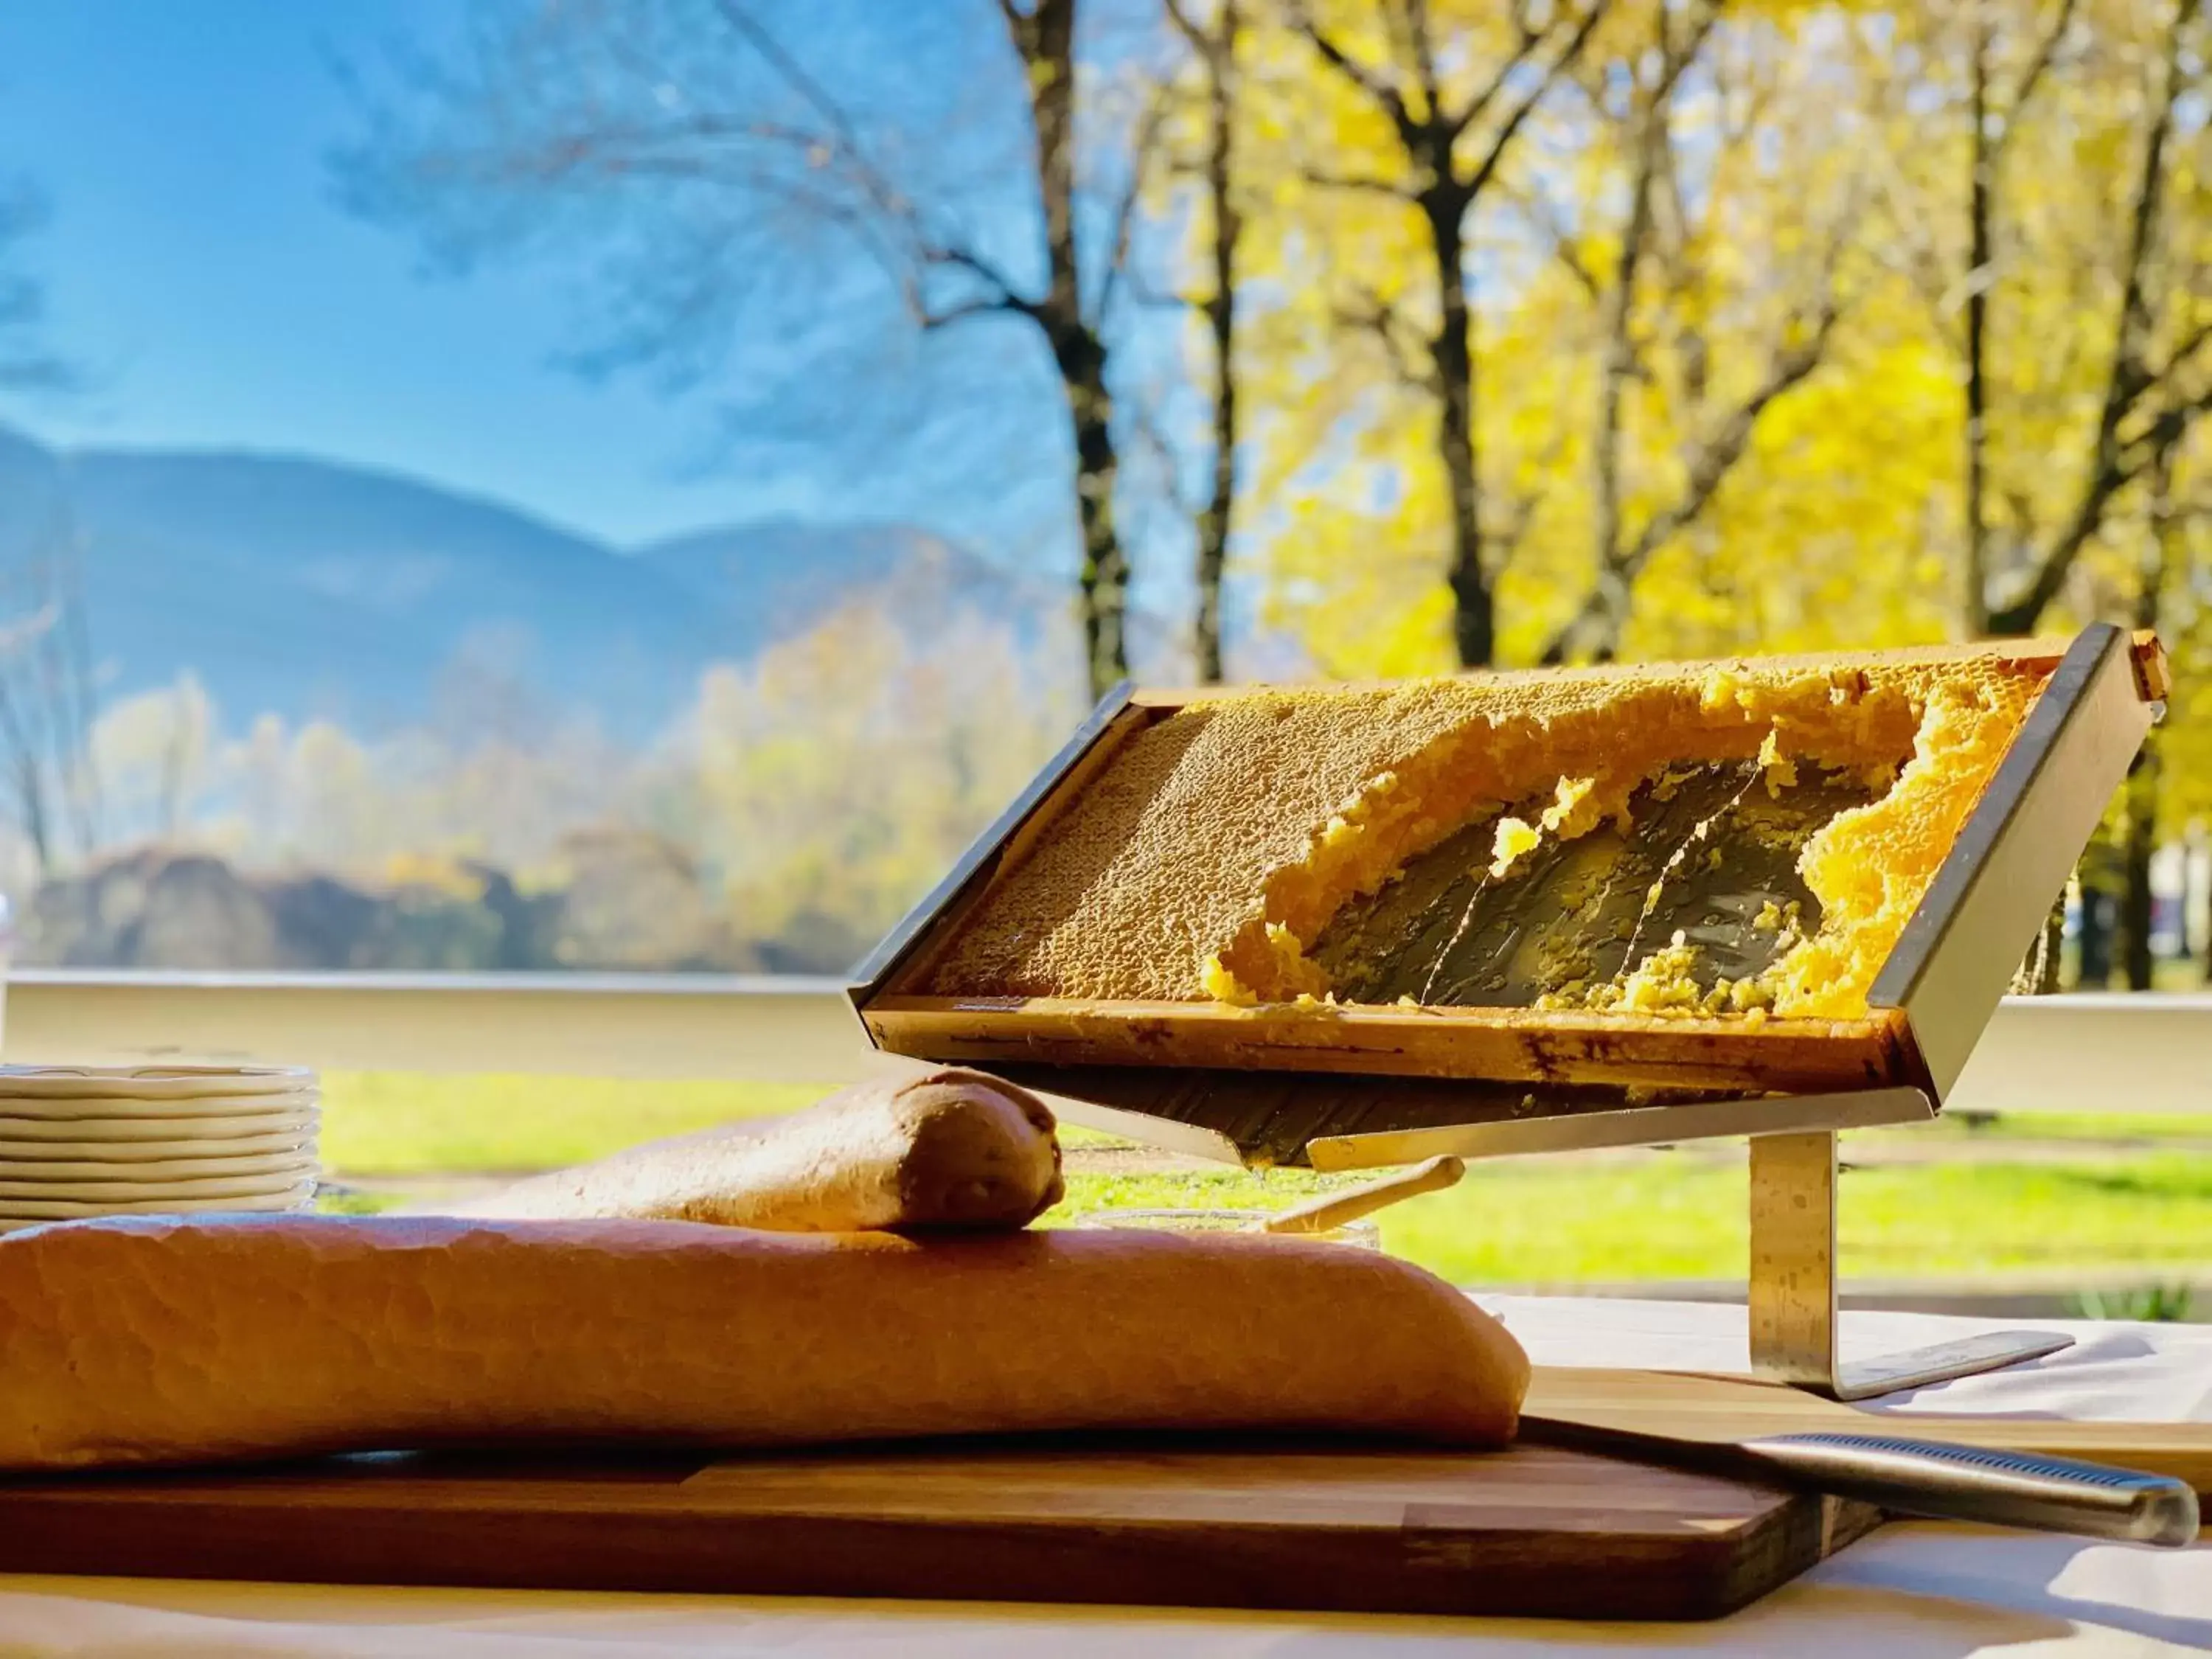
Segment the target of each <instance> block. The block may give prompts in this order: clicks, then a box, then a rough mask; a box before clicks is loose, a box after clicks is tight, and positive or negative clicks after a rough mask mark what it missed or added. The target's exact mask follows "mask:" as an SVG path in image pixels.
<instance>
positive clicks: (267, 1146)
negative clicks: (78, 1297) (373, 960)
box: [0, 1066, 320, 1231]
mask: <svg viewBox="0 0 2212 1659" xmlns="http://www.w3.org/2000/svg"><path fill="white" fill-rule="evenodd" d="M319 1099H320V1094H319V1091H318V1089H317V1088H316V1085H315V1074H314V1073H313V1072H307V1071H300V1070H294V1069H290V1068H284V1067H276V1066H127V1067H116V1068H107V1067H100V1066H0V1231H6V1230H8V1229H10V1228H15V1227H27V1226H31V1225H35V1224H37V1223H39V1222H42V1221H64V1220H70V1219H74V1218H77V1217H80V1216H93V1215H176V1214H181V1213H187V1212H195V1211H201V1210H303V1209H306V1208H307V1206H309V1205H310V1204H312V1203H313V1200H314V1196H315V1177H316V1174H317V1167H318V1166H317V1164H316V1161H315V1130H316V1126H317V1121H318V1119H319V1115H320V1109H319V1104H318V1102H319Z"/></svg>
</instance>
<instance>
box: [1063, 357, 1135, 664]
mask: <svg viewBox="0 0 2212 1659" xmlns="http://www.w3.org/2000/svg"><path fill="white" fill-rule="evenodd" d="M1083 332H1084V335H1085V338H1086V339H1087V340H1088V341H1089V342H1090V346H1089V349H1087V350H1085V351H1082V352H1079V353H1078V354H1076V356H1077V359H1078V361H1076V362H1069V361H1068V359H1067V358H1066V357H1063V358H1062V359H1061V363H1060V373H1061V375H1062V377H1063V378H1064V379H1065V380H1066V383H1067V404H1068V415H1069V419H1070V422H1071V424H1072V425H1073V429H1074V435H1075V464H1076V478H1075V489H1076V502H1077V507H1078V508H1079V514H1080V517H1081V520H1082V525H1083V570H1082V574H1081V576H1080V579H1079V586H1080V589H1081V592H1082V597H1083V642H1084V648H1085V652H1086V653H1087V658H1088V661H1089V663H1090V673H1091V696H1094V697H1098V696H1104V695H1105V694H1106V692H1107V690H1109V688H1110V687H1112V686H1113V684H1115V682H1116V681H1117V680H1120V679H1122V678H1126V677H1127V674H1128V671H1129V647H1128V640H1127V635H1126V633H1125V631H1124V623H1125V620H1126V618H1127V610H1128V598H1129V564H1128V558H1127V555H1126V554H1124V553H1123V551H1122V550H1121V536H1120V534H1119V532H1118V531H1117V530H1116V528H1115V523H1114V478H1115V471H1116V470H1117V468H1118V465H1119V463H1118V458H1117V457H1116V455H1115V449H1114V399H1113V396H1112V394H1111V393H1109V392H1108V391H1107V390H1106V376H1105V369H1106V354H1105V351H1104V349H1103V348H1102V347H1100V346H1098V344H1097V340H1096V338H1095V337H1092V336H1091V334H1090V331H1089V330H1087V329H1086V330H1085V331H1083Z"/></svg>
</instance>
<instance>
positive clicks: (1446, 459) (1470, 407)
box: [1421, 187, 1498, 668]
mask: <svg viewBox="0 0 2212 1659" xmlns="http://www.w3.org/2000/svg"><path fill="white" fill-rule="evenodd" d="M1467 206H1468V204H1467V203H1466V201H1465V200H1464V199H1463V197H1462V195H1461V194H1460V192H1458V191H1453V190H1450V189H1448V188H1442V187H1438V188H1434V189H1431V191H1429V192H1428V193H1427V194H1425V196H1424V197H1422V200H1421V209H1422V212H1423V213H1424V215H1425V216H1426V217H1427V219H1428V222H1429V234H1430V239H1431V246H1432V247H1433V249H1434V251H1435V254H1436V271H1437V297H1438V301H1439V313H1440V320H1439V323H1438V325H1437V336H1436V338H1435V340H1434V341H1433V342H1432V343H1431V356H1432V358H1433V360H1434V362H1435V363H1436V371H1437V452H1438V458H1439V459H1441V460H1442V461H1443V471H1444V483H1445V487H1446V497H1447V500H1448V501H1449V505H1450V513H1451V565H1450V572H1449V581H1450V584H1451V592H1452V643H1453V646H1454V647H1455V649H1456V651H1457V653H1458V657H1459V665H1460V666H1461V667H1462V668H1487V667H1489V666H1490V665H1491V664H1492V660H1493V659H1495V657H1496V655H1497V645H1498V641H1497V614H1496V601H1495V598H1494V596H1493V595H1492V592H1491V590H1490V578H1489V575H1488V573H1486V571H1485V570H1484V569H1483V567H1482V494H1481V483H1480V465H1479V462H1480V452H1479V450H1478V447H1477V445H1476V440H1475V423H1474V312H1473V308H1472V307H1470V306H1469V305H1468V300H1467V279H1466V276H1465V274H1464V272H1463V271H1462V268H1461V263H1460V252H1461V240H1462V234H1463V227H1464V221H1465V217H1466V214H1467Z"/></svg>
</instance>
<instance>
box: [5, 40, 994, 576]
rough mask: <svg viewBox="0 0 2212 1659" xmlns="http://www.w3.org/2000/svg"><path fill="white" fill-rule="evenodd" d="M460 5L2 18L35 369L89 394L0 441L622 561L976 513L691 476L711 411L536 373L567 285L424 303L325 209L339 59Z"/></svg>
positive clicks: (372, 241)
mask: <svg viewBox="0 0 2212 1659" xmlns="http://www.w3.org/2000/svg"><path fill="white" fill-rule="evenodd" d="M458 11H459V7H458V6H456V5H453V4H452V3H450V0H315V3H313V4H301V3H298V0H220V3H214V0H210V3H199V4H190V5H173V4H155V3H145V0H67V3H61V4H45V5H18V6H10V7H7V8H5V9H0V169H4V170H6V171H8V172H10V173H21V174H22V175H25V176H27V177H28V178H29V179H31V180H32V181H33V182H34V183H35V184H36V185H38V186H39V187H40V189H41V190H42V191H44V192H45V194H46V196H47V197H48V198H49V200H50V202H51V204H52V212H53V217H52V222H51V223H50V225H49V226H48V227H47V228H46V230H45V231H44V232H43V233H42V234H40V236H39V237H38V239H37V240H36V241H35V243H33V245H32V246H31V247H30V249H29V251H28V252H29V262H30V264H32V266H33V269H35V270H37V271H38V272H39V273H40V275H42V276H44V277H45V279H46V283H47V286H48V289H49V295H50V299H51V303H52V343H53V344H54V345H56V346H58V347H59V348H60V349H64V351H66V352H68V353H69V354H70V355H71V356H74V357H75V358H76V360H78V361H79V362H81V363H82V364H85V365H87V366H88V367H89V368H91V369H92V370H93V371H94V386H93V387H92V389H91V390H89V391H88V392H86V393H83V394H82V395H79V396H76V397H74V398H68V399H60V400H57V399H52V398H39V399H35V400H33V399H27V398H15V399H14V400H12V401H10V402H8V403H7V404H4V405H0V415H4V416H5V418H7V419H8V420H9V421H11V422H15V423H17V424H19V425H21V426H22V427H24V428H27V429H28V430H30V431H32V432H33V433H35V434H37V435H40V436H41V437H43V438H45V439H46V440H48V441H54V442H60V443H83V444H102V445H131V446H161V447H171V446H179V447H243V448H253V449H264V450H280V451H288V452H297V453H310V454H318V455H322V456H326V457H330V458H332V459H343V460H347V461H352V462H356V463H363V464H368V465H375V466H380V467H384V468H387V469H391V470H394V471H404V472H407V473H410V474H414V475H417V476H420V477H426V478H428V479H432V480H434V481H436V482H439V483H445V484H448V485H452V486H456V487H459V488H461V489H466V490H468V491H471V492H472V493H476V494H481V495H492V496H495V497H498V498H500V499H502V500H504V501H509V502H511V503H513V504H515V505H518V506H521V507H526V508H528V509H531V510H533V511H535V512H537V513H541V514H543V515H544V516H547V517H549V518H551V519H553V520H557V521H559V522H562V523H563V524H567V525H569V526H575V527H578V528H580V529H584V530H586V531H589V532H595V533H597V534H599V535H601V536H604V537H605V538H609V539H611V540H614V541H616V542H617V543H625V544H628V543H635V542H639V541H642V540H645V539H647V538H652V537H654V536H657V535H661V534H665V533H669V532H676V531H680V530H684V529H687V528H690V527H693V526H699V525H702V524H707V523H714V522H721V521H726V520H747V519H757V518H764V517H771V516H777V515H785V514H788V515H793V516H798V517H817V518H846V519H851V518H887V517H897V516H913V517H919V518H921V519H923V520H925V521H933V522H934V523H936V524H937V525H939V526H941V527H943V528H945V529H946V530H948V531H951V532H954V533H962V532H967V533H969V534H970V535H975V534H977V533H979V532H981V533H982V534H983V535H984V536H985V537H986V538H987V536H988V531H987V524H986V523H985V521H983V520H978V519H977V518H976V517H975V512H976V510H977V509H975V508H973V507H971V506H970V504H969V503H967V502H964V501H962V500H959V499H948V498H939V497H933V495H932V494H931V491H930V487H929V485H928V483H927V480H926V479H922V480H917V479H913V478H902V479H896V480H893V481H891V482H890V485H889V486H888V487H887V488H885V489H883V490H882V491H881V492H880V493H879V494H878V495H876V496H874V497H872V498H869V499H856V498H855V496H854V493H853V491H852V489H851V486H850V483H849V480H848V479H846V478H842V477H838V476H836V473H835V471H834V469H829V468H826V467H812V466H809V465H807V464H806V463H805V458H804V457H803V456H802V457H799V458H796V459H794V458H792V457H790V456H789V455H786V456H785V457H784V458H783V459H782V461H781V462H780V463H779V464H778V465H775V466H774V467H754V468H751V469H749V470H748V473H747V476H744V477H738V476H733V475H732V472H731V471H728V470H726V469H725V470H722V471H714V470H712V469H702V467H701V465H699V463H700V459H701V457H702V453H704V451H705V447H706V441H707V436H708V432H709V430H710V428H709V422H708V416H707V415H706V413H705V412H704V410H702V405H701V404H699V403H697V402H696V401H694V402H688V403H687V402H683V401H670V400H665V399H662V398H658V397H656V396H655V395H654V394H653V392H651V391H650V390H649V389H648V388H647V386H643V385H641V384H638V383H635V382H629V381H622V380H617V381H615V382H613V383H611V384H592V383H586V382H585V381H582V380H579V379H577V378H576V377H575V376H574V375H573V374H568V372H566V371H565V370H562V369H561V368H557V367H556V366H554V365H553V364H552V363H551V362H550V358H551V356H553V354H554V353H555V352H556V351H557V350H558V349H561V348H562V346H563V345H564V344H568V343H573V333H572V328H571V325H572V323H573V322H574V319H575V315H576V313H575V310H574V305H573V304H572V300H573V283H572V282H571V280H570V279H571V278H572V277H573V276H574V275H575V273H574V272H564V271H563V270H560V269H558V268H556V267H552V266H549V265H546V264H542V263H541V264H529V265H522V264H493V265H490V266H488V267H486V268H484V269H483V270H479V271H477V272H476V273H474V274H472V275H471V276H468V277H466V278H465V279H459V280H455V279H448V278H436V277H431V276H426V275H425V274H424V271H423V269H422V260H421V258H420V255H419V253H418V252H417V250H416V247H415V246H413V245H412V244H411V243H410V241H409V240H407V239H406V238H404V237H403V236H400V235H396V234H392V233H391V232H389V231H386V230H384V229H381V228H376V227H374V226H371V225H367V224H363V223H361V222H356V221H355V220H353V219H350V218H349V217H348V216H346V215H345V214H344V213H343V212H342V211H341V210H339V208H338V207H337V205H336V204H334V201H333V198H332V192H331V179H330V175H329V173H328V170H327V167H326V165H325V156H326V154H327V152H328V150H329V149H330V147H331V145H332V144H333V143H335V142H337V141H339V140H341V139H343V137H346V136H347V135H348V134H349V131H350V123H349V103H348V100H347V97H346V94H344V93H343V90H342V88H341V87H340V85H339V82H338V80H337V77H336V76H334V75H333V74H332V73H331V70H330V67H329V64H330V59H331V54H332V53H334V52H335V53H338V54H343V55H349V56H355V57H360V56H362V55H366V54H369V53H372V52H374V51H375V50H376V49H377V47H378V46H379V44H380V42H381V41H382V40H385V39H386V37H388V36H391V35H392V34H395V33H406V34H410V35H413V36H415V37H416V38H418V39H430V40H435V38H436V36H435V31H436V30H437V29H438V28H439V27H446V26H450V24H451V22H452V20H453V17H454V16H455V15H456V14H457V13H458Z"/></svg>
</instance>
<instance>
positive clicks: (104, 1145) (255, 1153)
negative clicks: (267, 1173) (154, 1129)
mask: <svg viewBox="0 0 2212 1659" xmlns="http://www.w3.org/2000/svg"><path fill="white" fill-rule="evenodd" d="M248 1121H252V1122H261V1121H266V1120H263V1119H249V1120H248ZM39 1127H40V1128H56V1127H61V1126H59V1125H56V1124H40V1126H39ZM314 1150H315V1126H314V1124H313V1122H308V1123H305V1124H302V1125H301V1127H298V1128H295V1129H278V1130H276V1131H274V1132H273V1133H268V1134H253V1135H194V1136H191V1137H188V1138H186V1139H170V1140H136V1139H130V1140H125V1139H116V1140H102V1139H98V1138H96V1137H89V1136H88V1137H84V1138H82V1139H75V1140H64V1139H61V1138H60V1137H59V1136H55V1137H53V1138H52V1139H44V1140H40V1139H29V1138H25V1139H20V1140H19V1139H16V1138H15V1135H14V1134H12V1133H0V1164H46V1163H49V1162H52V1163H70V1162H82V1161H83V1160H86V1159H90V1160H92V1161H93V1162H94V1163H100V1164H165V1163H167V1162H168V1161H169V1160H170V1159H171V1158H268V1157H270V1156H271V1155H273V1154H277V1153H283V1152H301V1153H306V1154H312V1153H313V1152H314Z"/></svg>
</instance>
